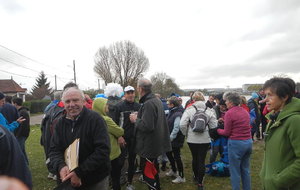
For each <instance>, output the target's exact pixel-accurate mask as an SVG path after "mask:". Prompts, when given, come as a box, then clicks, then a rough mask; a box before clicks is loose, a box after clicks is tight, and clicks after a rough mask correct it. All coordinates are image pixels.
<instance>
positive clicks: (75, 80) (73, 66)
mask: <svg viewBox="0 0 300 190" xmlns="http://www.w3.org/2000/svg"><path fill="white" fill-rule="evenodd" d="M73 71H74V82H75V84H77V83H76V70H75V60H73Z"/></svg>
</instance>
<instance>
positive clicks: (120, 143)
mask: <svg viewBox="0 0 300 190" xmlns="http://www.w3.org/2000/svg"><path fill="white" fill-rule="evenodd" d="M118 144H119V146H120V147H124V146H125V145H126V141H125V139H124V138H123V137H119V138H118Z"/></svg>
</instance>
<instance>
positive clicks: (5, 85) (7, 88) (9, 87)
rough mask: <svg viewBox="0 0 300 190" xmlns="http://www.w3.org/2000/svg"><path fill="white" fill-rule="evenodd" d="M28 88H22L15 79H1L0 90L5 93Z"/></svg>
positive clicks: (23, 90) (22, 90)
mask: <svg viewBox="0 0 300 190" xmlns="http://www.w3.org/2000/svg"><path fill="white" fill-rule="evenodd" d="M26 90H27V89H26V88H22V87H21V86H20V85H18V84H17V83H16V82H15V81H14V80H12V79H7V80H0V92H3V93H14V92H25V91H26Z"/></svg>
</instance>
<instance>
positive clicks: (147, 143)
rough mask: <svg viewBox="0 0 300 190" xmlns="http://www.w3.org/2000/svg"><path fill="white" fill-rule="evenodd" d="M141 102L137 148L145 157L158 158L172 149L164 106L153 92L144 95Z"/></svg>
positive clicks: (138, 152)
mask: <svg viewBox="0 0 300 190" xmlns="http://www.w3.org/2000/svg"><path fill="white" fill-rule="evenodd" d="M140 103H141V104H142V106H141V108H140V110H139V113H138V119H137V120H136V123H135V129H136V133H135V134H136V144H135V150H136V153H137V154H138V155H139V156H141V157H143V158H157V157H158V156H160V155H162V154H163V153H166V152H169V151H171V150H172V149H171V142H170V136H169V128H168V124H167V119H166V116H165V112H164V108H163V105H162V102H161V101H160V100H159V99H158V98H156V97H155V95H154V94H152V93H150V94H146V95H144V96H143V97H142V98H141V99H140Z"/></svg>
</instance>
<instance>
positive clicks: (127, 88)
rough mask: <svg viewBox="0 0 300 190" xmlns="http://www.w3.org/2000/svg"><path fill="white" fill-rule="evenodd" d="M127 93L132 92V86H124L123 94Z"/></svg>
mask: <svg viewBox="0 0 300 190" xmlns="http://www.w3.org/2000/svg"><path fill="white" fill-rule="evenodd" d="M128 91H134V88H133V87H132V86H126V87H125V88H124V92H128Z"/></svg>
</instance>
